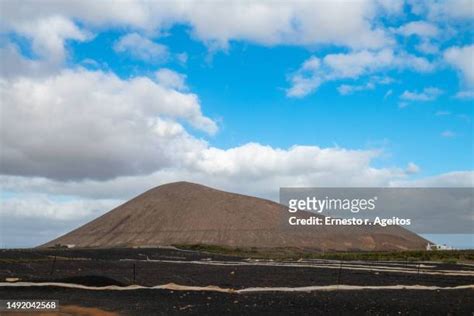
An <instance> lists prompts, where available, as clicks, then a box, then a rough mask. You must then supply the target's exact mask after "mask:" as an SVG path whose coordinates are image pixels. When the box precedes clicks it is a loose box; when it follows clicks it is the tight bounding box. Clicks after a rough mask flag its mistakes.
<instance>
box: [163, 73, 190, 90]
mask: <svg viewBox="0 0 474 316" xmlns="http://www.w3.org/2000/svg"><path fill="white" fill-rule="evenodd" d="M155 76H156V80H157V81H158V83H159V84H160V85H162V86H164V87H167V88H170V89H176V90H180V91H184V90H187V89H188V87H187V86H186V75H183V74H180V73H178V72H176V71H173V70H171V69H168V68H162V69H160V70H158V71H157V72H156V74H155Z"/></svg>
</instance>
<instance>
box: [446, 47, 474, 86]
mask: <svg viewBox="0 0 474 316" xmlns="http://www.w3.org/2000/svg"><path fill="white" fill-rule="evenodd" d="M444 59H445V60H446V61H447V62H448V63H449V64H450V65H452V66H453V67H455V68H456V69H458V70H459V71H460V73H461V74H462V76H463V78H464V80H465V81H466V83H467V84H468V85H470V86H474V61H473V59H474V45H468V46H464V47H458V46H454V47H451V48H448V49H447V50H446V51H445V52H444Z"/></svg>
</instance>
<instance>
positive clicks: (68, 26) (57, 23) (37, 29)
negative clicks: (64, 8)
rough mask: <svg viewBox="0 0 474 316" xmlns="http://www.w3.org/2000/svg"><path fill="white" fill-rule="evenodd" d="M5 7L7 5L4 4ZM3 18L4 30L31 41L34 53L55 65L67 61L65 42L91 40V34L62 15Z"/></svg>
mask: <svg viewBox="0 0 474 316" xmlns="http://www.w3.org/2000/svg"><path fill="white" fill-rule="evenodd" d="M10 4H11V3H10ZM4 5H7V4H6V3H2V6H4ZM8 6H9V5H8ZM19 11H21V10H19ZM4 14H5V12H4ZM15 15H16V14H15ZM3 17H5V20H4V21H3V23H2V24H0V26H2V28H3V30H6V31H14V32H17V33H20V34H22V35H24V36H26V37H27V38H29V39H31V42H32V48H33V50H34V52H35V53H36V54H38V55H39V56H41V57H42V58H43V59H45V60H48V61H51V62H54V63H61V62H62V61H63V60H64V59H65V56H66V52H65V49H64V42H65V40H77V41H85V40H87V39H89V38H90V34H89V32H87V31H84V30H81V29H79V28H78V27H77V26H76V24H75V23H74V22H73V21H71V20H70V19H68V18H66V17H63V16H60V15H50V16H47V17H43V18H41V19H19V20H15V19H11V17H6V15H2V18H3ZM9 22H11V23H9Z"/></svg>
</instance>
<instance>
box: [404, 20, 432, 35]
mask: <svg viewBox="0 0 474 316" xmlns="http://www.w3.org/2000/svg"><path fill="white" fill-rule="evenodd" d="M395 32H396V33H398V34H401V35H403V36H412V35H416V36H420V37H436V36H437V35H438V34H439V29H438V27H437V26H436V25H434V24H432V23H429V22H425V21H413V22H409V23H407V24H404V25H402V26H400V27H399V28H398V29H396V30H395Z"/></svg>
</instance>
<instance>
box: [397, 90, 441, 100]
mask: <svg viewBox="0 0 474 316" xmlns="http://www.w3.org/2000/svg"><path fill="white" fill-rule="evenodd" d="M442 94H443V90H441V89H438V88H435V87H429V88H424V89H423V91H421V92H418V91H407V90H406V91H404V92H403V93H402V95H401V96H400V98H401V99H404V100H410V101H433V100H436V99H437V98H438V97H439V96H440V95H442Z"/></svg>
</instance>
